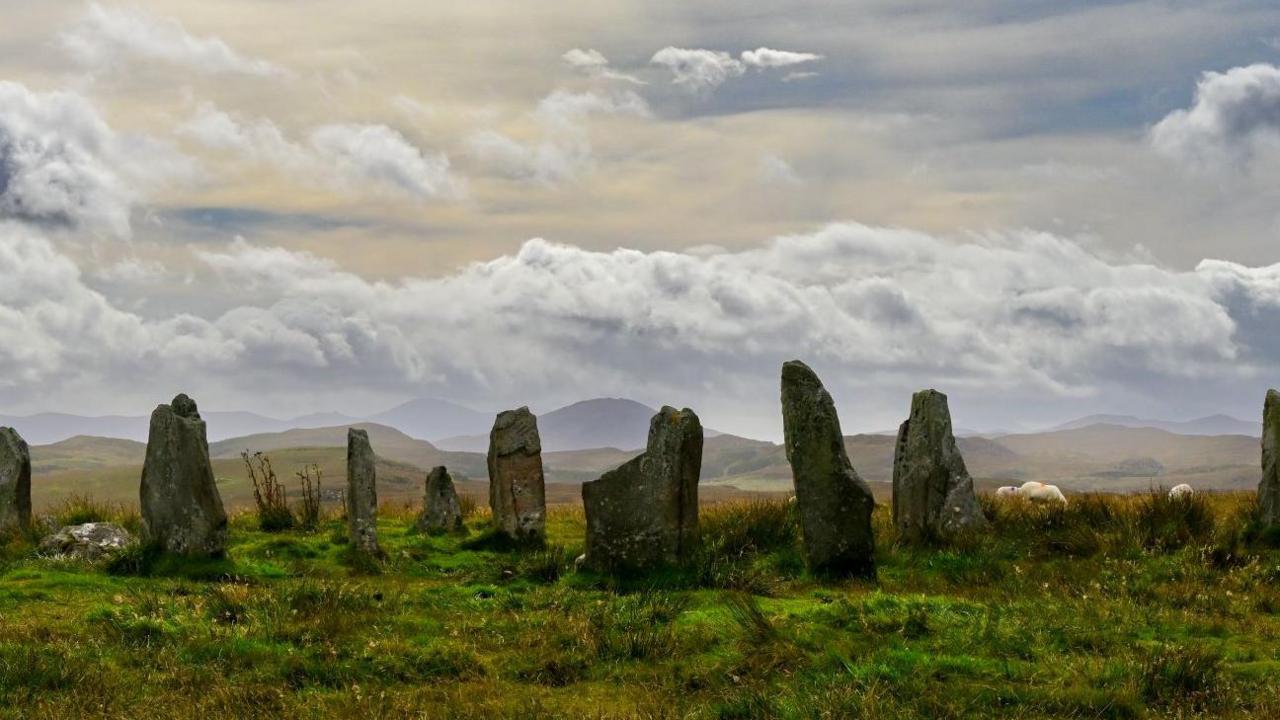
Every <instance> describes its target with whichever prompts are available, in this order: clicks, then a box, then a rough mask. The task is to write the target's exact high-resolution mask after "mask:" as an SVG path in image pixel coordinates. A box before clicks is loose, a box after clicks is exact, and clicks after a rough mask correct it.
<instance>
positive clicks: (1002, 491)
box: [996, 485, 1018, 497]
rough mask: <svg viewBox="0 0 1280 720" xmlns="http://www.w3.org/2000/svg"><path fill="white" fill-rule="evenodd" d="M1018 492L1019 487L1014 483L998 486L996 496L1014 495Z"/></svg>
mask: <svg viewBox="0 0 1280 720" xmlns="http://www.w3.org/2000/svg"><path fill="white" fill-rule="evenodd" d="M1017 494H1018V488H1016V487H1014V486H1012V485H1005V486H1003V487H998V488H996V497H1013V496H1014V495H1017Z"/></svg>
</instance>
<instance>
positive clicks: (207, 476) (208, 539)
mask: <svg viewBox="0 0 1280 720" xmlns="http://www.w3.org/2000/svg"><path fill="white" fill-rule="evenodd" d="M139 496H140V498H139V499H140V504H141V507H142V536H143V539H144V540H145V541H146V542H147V543H149V544H154V545H158V546H159V547H161V548H162V549H164V550H165V551H166V552H171V553H176V554H179V555H189V556H219V555H222V554H223V553H224V552H226V549H227V513H226V512H225V511H224V510H223V509H222V497H221V496H220V495H219V494H218V486H217V484H216V483H215V482H214V478H213V465H212V464H211V463H210V462H209V441H208V432H207V430H206V428H205V424H204V420H202V419H200V411H199V410H198V409H197V408H196V403H195V401H194V400H192V399H191V398H189V397H187V396H186V395H178V396H177V397H175V398H174V399H173V402H172V403H170V404H168V405H160V406H158V407H156V409H155V411H154V412H152V413H151V429H150V432H149V434H148V436H147V457H146V461H145V463H144V464H143V466H142V483H141V487H140V489H139Z"/></svg>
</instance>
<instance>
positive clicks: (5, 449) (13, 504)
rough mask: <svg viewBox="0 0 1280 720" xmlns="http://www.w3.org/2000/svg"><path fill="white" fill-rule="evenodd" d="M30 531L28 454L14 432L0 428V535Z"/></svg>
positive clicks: (29, 451)
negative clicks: (28, 529)
mask: <svg viewBox="0 0 1280 720" xmlns="http://www.w3.org/2000/svg"><path fill="white" fill-rule="evenodd" d="M29 527H31V450H30V449H29V448H28V447H27V442H26V441H25V440H23V439H22V436H21V435H19V434H18V431H17V430H14V429H13V428H9V427H0V535H7V534H8V533H11V532H14V531H18V530H25V529H27V528H29Z"/></svg>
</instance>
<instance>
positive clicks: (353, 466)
mask: <svg viewBox="0 0 1280 720" xmlns="http://www.w3.org/2000/svg"><path fill="white" fill-rule="evenodd" d="M374 463H375V457H374V454H373V447H372V446H371V445H370V444H369V432H368V431H367V430H362V429H360V428H347V493H346V502H347V533H348V535H349V537H350V538H351V547H353V548H355V550H356V552H358V553H360V554H362V555H365V556H368V557H378V556H380V555H382V549H381V548H379V547H378V476H377V471H376V470H375V468H374Z"/></svg>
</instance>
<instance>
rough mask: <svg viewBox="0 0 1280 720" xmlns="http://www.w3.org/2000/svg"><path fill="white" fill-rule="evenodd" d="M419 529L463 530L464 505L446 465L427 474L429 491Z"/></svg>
mask: <svg viewBox="0 0 1280 720" xmlns="http://www.w3.org/2000/svg"><path fill="white" fill-rule="evenodd" d="M418 529H419V530H421V531H423V532H428V533H430V532H463V531H465V530H466V526H464V525H463V524H462V507H461V506H460V505H459V503H458V491H457V490H455V489H454V488H453V478H451V477H449V471H448V470H445V469H444V466H443V465H441V466H440V467H437V468H433V469H432V470H431V474H430V475H427V492H426V497H425V498H423V502H422V515H421V517H419V518H418Z"/></svg>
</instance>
